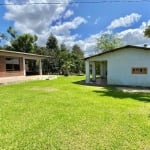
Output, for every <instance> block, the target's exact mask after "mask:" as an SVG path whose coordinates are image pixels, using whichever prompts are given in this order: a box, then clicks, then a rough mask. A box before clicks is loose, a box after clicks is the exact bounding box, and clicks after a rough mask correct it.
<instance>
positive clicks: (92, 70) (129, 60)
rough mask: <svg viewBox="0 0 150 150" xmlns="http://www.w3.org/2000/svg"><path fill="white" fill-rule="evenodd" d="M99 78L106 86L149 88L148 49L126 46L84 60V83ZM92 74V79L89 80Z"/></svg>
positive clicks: (149, 58) (149, 62)
mask: <svg viewBox="0 0 150 150" xmlns="http://www.w3.org/2000/svg"><path fill="white" fill-rule="evenodd" d="M95 64H99V68H98V69H99V72H100V77H101V78H102V79H105V80H106V81H107V84H108V85H123V86H144V87H150V48H148V47H139V46H133V45H127V46H123V47H120V48H116V49H113V50H110V51H106V52H102V53H99V54H96V55H93V56H89V57H86V58H85V69H86V83H90V82H91V81H92V82H93V81H95V80H96V75H97V74H96V67H95ZM90 74H92V78H90Z"/></svg>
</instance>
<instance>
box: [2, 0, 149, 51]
mask: <svg viewBox="0 0 150 150" xmlns="http://www.w3.org/2000/svg"><path fill="white" fill-rule="evenodd" d="M35 2H36V3H43V4H33V3H35ZM78 2H79V3H78ZM82 2H83V3H82ZM86 2H94V1H93V0H80V1H79V0H22V1H21V0H1V1H0V4H1V5H0V32H6V30H7V28H8V26H13V27H14V28H15V29H16V30H17V31H18V32H19V33H32V34H36V35H37V36H38V37H39V39H38V43H39V44H40V45H45V42H46V39H47V38H48V36H49V35H50V33H53V34H54V35H55V36H56V37H57V39H58V41H59V43H65V44H66V45H67V46H68V47H71V46H72V45H74V44H78V45H79V46H81V48H82V49H83V50H84V51H85V54H89V53H93V52H94V49H95V45H96V41H97V38H98V37H100V36H101V34H103V33H105V32H109V33H115V34H118V36H119V37H120V38H121V39H122V40H123V42H124V44H125V45H126V44H133V45H143V44H145V43H147V44H150V39H147V38H145V37H144V35H143V31H144V29H145V28H146V27H147V26H148V25H150V1H149V0H145V1H144V0H129V1H127V0H118V1H113V0H104V1H102V0H97V1H95V2H99V3H86ZM18 3H19V4H20V3H22V4H26V5H12V4H18ZM47 3H49V4H47ZM52 3H53V4H52ZM54 3H57V4H54ZM2 4H7V5H2ZM8 4H9V5H8ZM10 4H11V5H10Z"/></svg>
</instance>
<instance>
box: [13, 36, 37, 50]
mask: <svg viewBox="0 0 150 150" xmlns="http://www.w3.org/2000/svg"><path fill="white" fill-rule="evenodd" d="M36 41H37V36H36V35H31V34H29V33H25V34H22V35H20V36H18V37H17V38H15V39H14V40H12V41H11V46H12V49H13V50H17V51H20V52H26V53H29V52H32V53H33V52H34V51H35V48H36Z"/></svg>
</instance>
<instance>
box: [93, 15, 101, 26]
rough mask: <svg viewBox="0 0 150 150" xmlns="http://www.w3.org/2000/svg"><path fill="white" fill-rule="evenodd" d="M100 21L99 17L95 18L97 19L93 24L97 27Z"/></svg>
mask: <svg viewBox="0 0 150 150" xmlns="http://www.w3.org/2000/svg"><path fill="white" fill-rule="evenodd" d="M100 19H101V18H100V17H99V18H97V19H96V20H95V22H94V24H95V25H97V24H98V23H99V22H100Z"/></svg>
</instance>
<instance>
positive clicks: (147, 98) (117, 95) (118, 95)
mask: <svg viewBox="0 0 150 150" xmlns="http://www.w3.org/2000/svg"><path fill="white" fill-rule="evenodd" d="M73 83H74V84H79V85H83V86H97V87H103V89H99V90H94V91H93V92H95V93H96V94H99V96H108V97H113V98H114V99H121V100H123V99H127V98H131V99H134V100H138V101H142V102H150V93H143V92H134V93H130V92H124V91H122V90H120V89H118V87H117V86H108V85H98V84H96V83H90V84H86V83H85V80H80V81H76V82H73ZM130 88H131V89H132V87H130ZM137 89H142V88H140V87H139V88H137ZM148 90H149V88H148Z"/></svg>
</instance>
